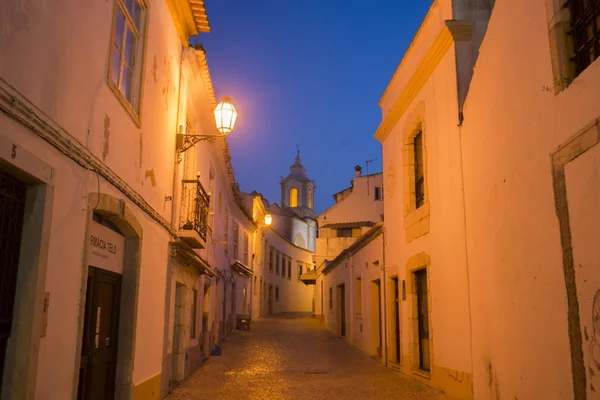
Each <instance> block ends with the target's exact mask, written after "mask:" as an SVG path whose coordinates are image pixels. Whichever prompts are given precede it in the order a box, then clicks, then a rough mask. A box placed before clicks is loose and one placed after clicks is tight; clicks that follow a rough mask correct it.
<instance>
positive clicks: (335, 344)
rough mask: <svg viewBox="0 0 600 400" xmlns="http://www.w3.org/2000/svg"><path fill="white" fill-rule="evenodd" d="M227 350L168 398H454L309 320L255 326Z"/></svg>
mask: <svg viewBox="0 0 600 400" xmlns="http://www.w3.org/2000/svg"><path fill="white" fill-rule="evenodd" d="M222 349H223V354H222V355H221V356H218V357H211V358H210V359H209V360H208V361H207V362H206V363H205V364H204V365H203V366H202V367H201V368H199V369H198V370H197V371H195V372H194V373H193V374H192V375H191V376H190V377H189V378H188V379H186V380H185V381H184V382H183V383H182V384H181V385H180V386H179V387H177V388H176V389H175V390H174V391H173V392H172V393H171V395H170V396H169V397H167V399H168V400H178V399H261V400H264V399H330V400H333V399H406V400H410V399H419V400H448V399H450V398H449V397H448V396H446V395H444V394H442V393H439V392H437V391H435V390H433V389H430V388H429V387H427V386H425V385H422V384H421V383H419V382H416V381H414V380H412V379H410V378H409V377H407V376H406V375H404V374H402V373H399V372H395V371H393V370H391V369H388V368H385V367H383V366H382V365H381V364H379V363H378V362H377V361H375V360H373V359H372V358H370V357H368V356H367V355H365V354H363V353H361V352H360V351H359V350H357V349H355V348H353V347H352V346H349V345H348V344H347V343H345V342H344V341H342V340H340V339H339V338H337V337H335V336H334V335H333V334H332V333H330V332H329V331H327V330H325V329H324V328H323V327H322V326H321V325H320V324H319V323H318V322H317V321H316V320H315V319H313V318H311V317H309V316H304V315H298V314H288V315H282V316H278V317H269V318H263V319H261V320H258V321H254V322H253V323H252V327H251V331H249V332H244V331H235V332H234V333H233V334H232V335H231V336H230V338H229V339H228V341H227V342H226V343H225V344H224V346H223V348H222Z"/></svg>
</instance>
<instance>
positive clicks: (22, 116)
mask: <svg viewBox="0 0 600 400" xmlns="http://www.w3.org/2000/svg"><path fill="white" fill-rule="evenodd" d="M0 113H2V114H5V115H7V116H8V117H9V118H11V119H13V120H15V121H16V122H18V123H20V124H21V125H23V126H25V127H26V128H27V129H29V130H30V131H31V132H33V133H35V134H36V135H37V136H39V137H40V138H42V139H44V140H45V141H46V142H48V143H49V144H51V145H52V146H54V148H56V149H57V150H58V151H60V152H61V153H63V154H64V155H66V156H67V157H69V158H70V159H71V160H73V161H75V162H76V163H77V164H79V165H80V166H82V167H83V168H85V169H88V170H91V171H94V172H96V173H97V174H99V175H100V176H101V177H102V178H104V179H105V180H106V181H108V182H109V183H111V184H112V185H113V186H115V187H116V188H117V189H119V190H120V191H121V192H122V193H123V194H124V195H125V196H127V197H128V198H129V199H130V200H131V201H132V202H133V203H134V204H135V205H137V206H138V207H139V208H140V209H141V210H142V211H144V212H145V213H146V214H148V215H149V216H150V217H151V218H152V219H154V220H155V221H156V222H158V223H159V224H160V225H161V226H162V227H163V228H165V229H166V230H167V231H168V232H169V233H170V234H171V235H173V236H176V232H175V229H174V228H173V226H172V225H171V224H170V223H169V221H167V219H166V218H164V217H163V216H162V215H160V214H159V213H158V212H157V211H156V210H155V209H154V208H152V206H151V205H150V204H149V203H148V202H147V201H146V200H145V199H144V198H143V197H142V196H141V195H140V194H139V193H137V192H136V191H135V190H134V189H133V188H132V187H131V186H130V185H129V184H128V183H127V182H125V180H123V179H122V178H121V177H120V176H118V175H117V174H116V173H114V172H113V171H112V170H111V169H110V168H109V167H108V166H107V165H106V164H104V163H103V162H102V161H100V159H98V157H96V156H95V155H94V154H93V153H92V152H91V151H89V150H88V149H87V148H86V147H85V146H84V145H83V144H81V143H80V142H79V141H78V140H77V139H75V138H74V137H73V136H71V135H69V133H67V132H66V130H64V129H63V128H62V127H61V126H60V125H59V124H58V123H56V122H55V121H53V120H52V119H51V118H50V117H48V116H47V115H45V114H44V113H43V112H42V111H41V110H40V109H39V108H37V107H36V106H35V105H34V104H32V103H31V102H30V101H29V100H27V99H26V98H25V96H23V95H22V94H21V93H19V92H18V91H17V90H16V89H15V88H14V87H12V86H11V85H10V84H9V83H8V82H7V81H6V80H4V78H2V77H0Z"/></svg>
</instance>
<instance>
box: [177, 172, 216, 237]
mask: <svg viewBox="0 0 600 400" xmlns="http://www.w3.org/2000/svg"><path fill="white" fill-rule="evenodd" d="M182 192H183V193H182V194H183V196H182V202H183V204H182V212H181V218H180V225H179V229H182V230H186V231H187V230H194V231H196V233H198V235H199V236H200V238H202V240H204V241H206V231H207V228H208V224H207V220H208V206H209V204H210V196H209V195H208V194H207V193H206V191H205V190H204V187H202V184H201V183H200V181H198V180H196V179H190V180H187V179H186V180H183V185H182Z"/></svg>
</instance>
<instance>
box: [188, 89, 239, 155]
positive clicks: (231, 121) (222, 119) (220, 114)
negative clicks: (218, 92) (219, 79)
mask: <svg viewBox="0 0 600 400" xmlns="http://www.w3.org/2000/svg"><path fill="white" fill-rule="evenodd" d="M214 115H215V123H216V127H217V130H218V131H219V134H218V135H188V134H187V133H184V131H183V126H181V125H180V126H179V132H178V133H177V149H178V150H179V152H180V153H183V152H185V151H187V150H189V149H191V148H192V147H194V146H195V145H196V143H198V142H201V141H203V140H207V141H214V140H215V139H216V138H218V137H225V135H227V134H228V133H229V132H231V131H232V130H233V127H234V126H235V121H236V119H237V116H238V112H237V110H236V109H235V107H234V106H233V104H232V103H231V99H230V98H229V97H223V100H221V102H220V103H219V104H217V106H216V107H215V110H214Z"/></svg>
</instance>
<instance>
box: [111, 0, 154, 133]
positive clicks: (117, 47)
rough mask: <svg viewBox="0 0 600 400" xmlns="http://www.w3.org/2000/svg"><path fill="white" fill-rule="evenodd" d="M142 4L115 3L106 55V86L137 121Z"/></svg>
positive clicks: (118, 0) (137, 1)
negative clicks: (108, 69) (108, 71)
mask: <svg viewBox="0 0 600 400" xmlns="http://www.w3.org/2000/svg"><path fill="white" fill-rule="evenodd" d="M145 29H146V5H145V3H144V2H143V1H141V0H116V1H115V14H114V21H113V27H112V35H111V38H112V43H111V51H110V56H109V65H110V67H109V68H110V74H109V78H108V83H109V86H110V87H111V88H112V89H113V91H114V92H115V93H116V94H117V97H118V98H119V100H120V101H121V102H122V103H123V104H124V105H125V107H126V108H127V111H128V112H129V113H130V114H131V115H132V116H133V117H134V118H135V119H136V121H137V122H139V113H140V97H141V96H140V91H141V87H142V63H141V61H142V47H143V44H144V35H145Z"/></svg>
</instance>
